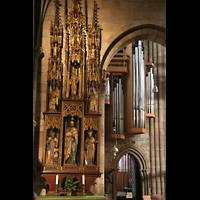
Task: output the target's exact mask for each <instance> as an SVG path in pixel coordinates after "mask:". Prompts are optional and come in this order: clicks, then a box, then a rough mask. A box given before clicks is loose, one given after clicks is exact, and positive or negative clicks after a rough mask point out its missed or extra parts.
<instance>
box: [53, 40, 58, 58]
mask: <svg viewBox="0 0 200 200" xmlns="http://www.w3.org/2000/svg"><path fill="white" fill-rule="evenodd" d="M57 52H58V47H57V43H55V47H54V51H53V56H56V57H57Z"/></svg>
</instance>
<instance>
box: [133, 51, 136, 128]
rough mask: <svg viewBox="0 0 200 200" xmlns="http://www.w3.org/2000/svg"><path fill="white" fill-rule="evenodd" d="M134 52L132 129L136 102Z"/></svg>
mask: <svg viewBox="0 0 200 200" xmlns="http://www.w3.org/2000/svg"><path fill="white" fill-rule="evenodd" d="M135 70H136V69H135V50H134V52H133V127H135V125H136V124H135V123H136V122H135V119H136V117H135V113H136V102H135V94H136V92H135Z"/></svg>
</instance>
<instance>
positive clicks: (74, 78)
mask: <svg viewBox="0 0 200 200" xmlns="http://www.w3.org/2000/svg"><path fill="white" fill-rule="evenodd" d="M77 83H78V76H77V75H75V74H73V75H72V76H71V78H70V80H69V84H70V85H71V94H73V95H76V91H77Z"/></svg>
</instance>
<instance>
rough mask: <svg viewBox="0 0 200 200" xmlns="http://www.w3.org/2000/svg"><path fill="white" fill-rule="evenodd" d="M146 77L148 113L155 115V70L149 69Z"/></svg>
mask: <svg viewBox="0 0 200 200" xmlns="http://www.w3.org/2000/svg"><path fill="white" fill-rule="evenodd" d="M148 70H149V71H148V72H147V76H146V104H147V113H152V114H154V78H153V68H152V67H150V69H148Z"/></svg>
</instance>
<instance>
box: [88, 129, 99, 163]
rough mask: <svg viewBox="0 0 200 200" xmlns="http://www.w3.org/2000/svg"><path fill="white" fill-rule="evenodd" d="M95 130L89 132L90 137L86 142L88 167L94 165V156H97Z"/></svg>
mask: <svg viewBox="0 0 200 200" xmlns="http://www.w3.org/2000/svg"><path fill="white" fill-rule="evenodd" d="M92 135H93V130H89V131H88V137H87V138H86V140H85V150H86V151H85V164H86V165H94V156H95V147H96V145H95V144H96V143H98V141H96V140H95V139H94V137H93V136H92Z"/></svg>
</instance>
